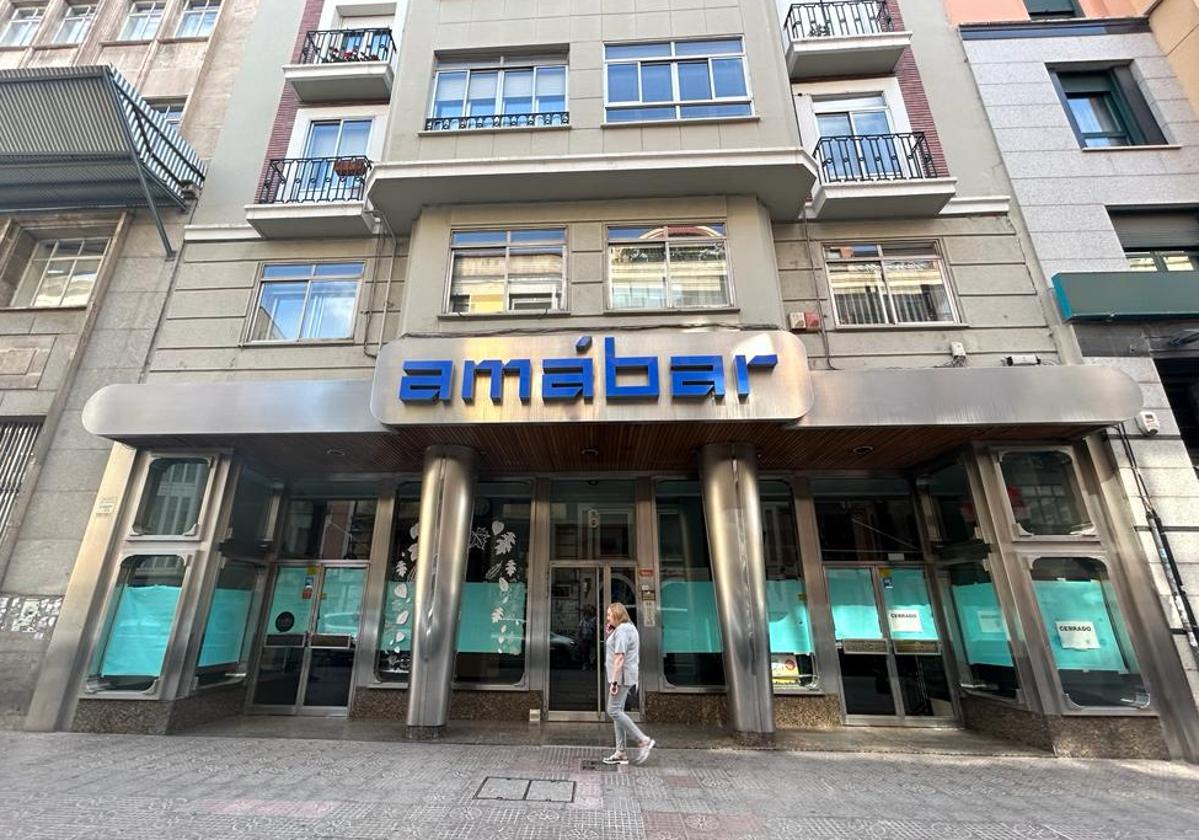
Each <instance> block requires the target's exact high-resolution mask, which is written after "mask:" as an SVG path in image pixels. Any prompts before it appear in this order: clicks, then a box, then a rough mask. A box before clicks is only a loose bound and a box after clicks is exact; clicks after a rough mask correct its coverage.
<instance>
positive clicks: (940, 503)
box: [928, 463, 979, 545]
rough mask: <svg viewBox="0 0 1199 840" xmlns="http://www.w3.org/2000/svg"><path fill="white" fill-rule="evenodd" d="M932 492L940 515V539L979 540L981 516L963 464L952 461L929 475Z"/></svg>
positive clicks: (954, 541)
mask: <svg viewBox="0 0 1199 840" xmlns="http://www.w3.org/2000/svg"><path fill="white" fill-rule="evenodd" d="M928 495H929V498H931V499H932V502H933V512H934V514H935V515H936V517H937V531H938V533H937V536H938V538H939V539H938V542H940V543H942V544H944V545H956V544H961V543H966V542H971V541H974V540H977V539H979V533H978V515H977V514H976V513H975V511H974V500H973V498H971V496H970V481H969V478H968V477H967V475H966V468H965V467H964V466H963V465H962V464H960V463H954V464H950V465H949V466H947V467H945V468H944V469H940V470H937V471H936V472H934V473H932V474H931V475H929V477H928Z"/></svg>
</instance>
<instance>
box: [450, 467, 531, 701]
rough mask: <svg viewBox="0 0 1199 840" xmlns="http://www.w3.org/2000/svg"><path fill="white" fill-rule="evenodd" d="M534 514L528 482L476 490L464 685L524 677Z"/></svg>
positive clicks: (463, 621)
mask: <svg viewBox="0 0 1199 840" xmlns="http://www.w3.org/2000/svg"><path fill="white" fill-rule="evenodd" d="M531 512H532V488H531V487H530V486H529V485H528V484H527V483H524V482H510V483H508V482H495V483H486V482H483V483H480V484H478V485H477V486H476V487H475V513H474V518H473V519H472V521H471V531H470V550H469V552H468V554H467V558H466V582H465V584H464V586H463V588H462V609H461V612H460V613H459V617H458V659H457V663H456V664H457V670H456V674H455V677H456V678H457V679H458V680H459V681H461V682H468V683H499V684H504V685H513V684H515V683H518V682H520V681H521V679H522V678H523V677H524V672H525V640H526V638H527V633H526V629H527V625H526V606H527V601H528V580H529V535H530V527H529V523H530V519H531V518H532V517H531Z"/></svg>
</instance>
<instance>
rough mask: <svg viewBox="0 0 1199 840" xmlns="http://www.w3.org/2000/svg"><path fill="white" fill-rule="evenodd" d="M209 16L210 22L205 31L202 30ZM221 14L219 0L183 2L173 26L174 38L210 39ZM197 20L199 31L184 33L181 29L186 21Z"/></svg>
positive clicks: (189, 0) (190, 0)
mask: <svg viewBox="0 0 1199 840" xmlns="http://www.w3.org/2000/svg"><path fill="white" fill-rule="evenodd" d="M210 13H212V14H211V22H210V23H209V25H208V28H207V29H204V23H205V21H208V20H209V19H210V18H209V14H210ZM220 14H221V0H185V2H184V4H183V8H182V9H181V10H180V12H179V20H178V22H176V24H175V34H174V37H175V38H179V39H192V38H194V39H196V40H204V39H206V38H210V37H211V36H212V33H213V32H214V31H215V30H216V25H217V22H218V21H219V19H220ZM193 19H198V20H199V24H198V27H199V29H198V30H197V31H196V32H191V33H185V32H183V27H184V26H185V25H186V24H187V23H188V21H190V20H193Z"/></svg>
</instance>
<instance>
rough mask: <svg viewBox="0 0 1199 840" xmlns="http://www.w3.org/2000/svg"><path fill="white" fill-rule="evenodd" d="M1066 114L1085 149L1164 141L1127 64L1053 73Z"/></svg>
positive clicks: (1140, 144)
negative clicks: (1101, 68) (1102, 68)
mask: <svg viewBox="0 0 1199 840" xmlns="http://www.w3.org/2000/svg"><path fill="white" fill-rule="evenodd" d="M1053 75H1054V79H1055V81H1056V84H1057V87H1058V92H1059V95H1060V96H1061V98H1062V102H1063V104H1064V105H1065V106H1066V115H1067V117H1068V118H1069V120H1070V125H1071V127H1072V128H1073V129H1074V134H1075V136H1077V137H1078V142H1079V143H1080V144H1081V145H1082V146H1083V148H1088V149H1090V148H1103V147H1107V146H1143V145H1149V144H1159V143H1164V142H1165V137H1164V136H1163V135H1162V132H1161V129H1160V128H1158V126H1157V123H1156V121H1155V120H1154V119H1153V114H1152V113H1151V112H1150V110H1149V105H1148V104H1147V103H1146V102H1145V98H1144V96H1142V95H1141V92H1140V89H1139V88H1138V87H1137V84H1136V80H1135V79H1134V78H1133V75H1132V70H1131V69H1130V68H1129V67H1128V66H1120V67H1112V68H1110V69H1107V70H1086V71H1066V70H1057V71H1054V72H1053Z"/></svg>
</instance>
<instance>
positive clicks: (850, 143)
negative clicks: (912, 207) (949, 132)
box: [816, 131, 940, 183]
mask: <svg viewBox="0 0 1199 840" xmlns="http://www.w3.org/2000/svg"><path fill="white" fill-rule="evenodd" d="M816 163H817V164H819V166H820V180H822V181H824V182H825V183H832V182H838V181H907V180H914V179H920V178H937V177H939V175H940V173H938V172H937V163H936V160H935V159H934V158H933V153H932V150H931V149H930V148H929V146H928V140H927V139H925V136H924V132H923V131H911V132H907V133H906V134H863V135H859V136H849V135H846V136H841V137H821V138H820V141H819V142H818V143H817V144H816Z"/></svg>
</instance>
